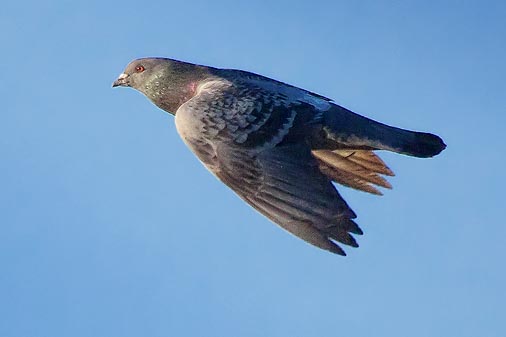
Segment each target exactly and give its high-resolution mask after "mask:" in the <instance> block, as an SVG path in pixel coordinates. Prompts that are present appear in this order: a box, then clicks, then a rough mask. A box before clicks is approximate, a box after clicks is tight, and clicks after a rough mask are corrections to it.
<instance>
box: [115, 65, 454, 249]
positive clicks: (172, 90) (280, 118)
mask: <svg viewBox="0 0 506 337" xmlns="http://www.w3.org/2000/svg"><path fill="white" fill-rule="evenodd" d="M120 85H121V86H131V87H133V88H135V89H137V90H139V91H141V92H142V93H144V94H145V95H146V96H147V97H148V98H149V99H151V101H153V103H154V104H156V105H157V106H158V107H160V108H161V109H163V110H165V111H167V112H169V113H172V114H174V115H175V119H176V127H177V130H178V133H179V134H180V135H181V137H182V138H183V140H184V142H185V143H186V144H187V145H188V147H189V148H190V149H191V150H192V151H193V152H194V153H195V154H196V155H197V157H198V158H199V159H200V160H201V161H202V163H203V164H204V165H205V166H206V167H207V168H208V169H209V170H210V171H211V172H212V173H213V174H214V175H215V176H217V177H218V179H220V180H221V181H223V182H224V183H225V184H227V185H228V186H229V187H230V188H231V189H232V190H233V191H234V192H235V193H237V194H238V195H239V196H240V197H241V198H242V199H243V200H245V201H246V202H247V203H249V204H250V205H251V206H253V207H254V208H255V209H257V210H258V211H259V212H260V213H262V214H264V215H265V216H267V217H268V218H269V219H271V220H272V221H273V222H275V223H277V224H278V225H280V226H281V227H283V228H284V229H286V230H287V231H289V232H291V233H292V234H295V235H297V236H299V237H300V238H302V239H304V240H306V241H307V242H309V243H311V244H313V245H315V246H317V247H320V248H323V249H326V250H329V251H331V252H334V253H337V254H341V255H345V254H344V251H343V250H342V249H341V248H340V247H339V246H338V245H337V244H336V242H341V243H344V244H347V245H350V246H357V244H356V241H355V240H354V238H353V237H352V236H351V235H350V233H354V234H362V231H361V229H360V228H359V227H358V226H357V225H356V224H355V222H354V221H353V220H352V219H354V218H355V217H356V215H355V213H354V212H353V211H352V210H351V209H350V207H349V206H348V205H347V204H346V202H345V201H344V200H343V199H342V198H341V196H340V195H339V193H338V192H337V190H336V189H335V187H334V185H333V184H332V181H334V182H337V183H339V184H342V185H345V186H349V187H352V188H355V189H359V190H362V191H366V192H370V193H374V194H381V193H380V192H379V190H378V189H377V188H376V187H375V185H377V186H381V187H386V188H390V187H391V186H390V184H389V183H388V182H387V181H386V180H385V179H384V178H383V177H382V175H393V172H392V171H391V170H390V169H389V168H388V167H387V166H386V165H385V164H384V163H383V161H381V159H379V157H377V156H376V155H375V154H374V152H373V151H374V150H390V151H394V152H397V153H402V154H407V155H411V156H416V157H431V156H434V155H436V154H438V153H439V152H441V151H442V150H443V149H444V148H445V145H444V143H443V142H442V140H441V139H440V138H439V137H437V136H435V135H432V134H428V133H420V132H413V131H408V130H402V129H398V128H394V127H391V126H387V125H384V124H381V123H378V122H375V121H373V120H371V119H368V118H365V117H362V116H360V115H357V114H355V113H353V112H351V111H349V110H347V109H345V108H343V107H341V106H339V105H337V104H335V103H333V102H332V100H330V99H328V98H325V97H323V96H320V95H317V94H314V93H312V92H309V91H306V90H303V89H300V88H297V87H294V86H291V85H288V84H285V83H282V82H278V81H275V80H272V79H269V78H267V77H263V76H260V75H256V74H252V73H249V72H245V71H240V70H226V69H217V68H212V67H205V66H200V65H194V64H190V63H185V62H180V61H175V60H170V59H163V58H147V59H139V60H135V61H133V62H131V63H130V64H129V65H128V66H127V68H126V70H125V72H124V73H123V74H121V75H120V77H119V78H118V80H117V81H116V82H115V83H114V86H120Z"/></svg>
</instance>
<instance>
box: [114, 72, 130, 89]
mask: <svg viewBox="0 0 506 337" xmlns="http://www.w3.org/2000/svg"><path fill="white" fill-rule="evenodd" d="M128 86H129V82H128V75H127V74H125V73H123V74H121V75H119V76H118V79H117V80H116V81H114V82H113V84H112V87H113V88H114V87H128Z"/></svg>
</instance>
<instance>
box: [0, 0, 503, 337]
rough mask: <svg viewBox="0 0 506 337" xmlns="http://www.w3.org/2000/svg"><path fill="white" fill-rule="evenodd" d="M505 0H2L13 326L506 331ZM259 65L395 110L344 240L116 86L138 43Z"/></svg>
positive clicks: (381, 116)
mask: <svg viewBox="0 0 506 337" xmlns="http://www.w3.org/2000/svg"><path fill="white" fill-rule="evenodd" d="M505 17H506V5H505V3H504V2H503V1H360V2H351V1H347V2H345V1H320V2H318V1H300V2H293V1H277V2H276V1H257V2H255V3H251V2H248V3H246V2H244V3H238V2H236V1H212V2H206V1H198V0H196V1H168V2H165V1H150V2H147V3H142V2H135V1H128V0H127V1H121V2H108V3H105V2H101V1H86V2H82V3H75V2H73V1H49V2H41V1H28V2H8V3H5V4H3V5H2V11H1V12H0V45H1V46H2V53H1V55H2V56H1V61H2V62H1V74H2V75H1V78H2V80H1V81H0V95H1V97H2V103H3V104H2V111H1V114H0V155H1V161H0V163H1V165H0V186H1V189H0V266H1V271H0V298H1V300H0V336H3V337H26V336H30V337H44V336H48V337H59V336H74V337H78V336H108V337H109V336H122V337H129V336H305V337H307V336H338V335H339V336H388V337H392V336H411V337H417V336H459V337H464V336H487V337H488V336H505V335H506V326H505V325H506V323H505V321H504V318H505V308H504V303H505V302H506V292H505V290H504V285H505V284H506V271H505V270H506V269H505V268H504V261H503V260H504V256H505V253H506V250H505V243H506V240H505V237H506V224H505V221H504V207H505V203H504V189H505V187H506V186H505V183H504V172H503V171H504V166H505V159H504V154H505V152H504V151H505V150H504V147H505V145H506V136H505V135H504V128H505V126H506V117H505V116H506V111H505V110H506V95H505V93H506V85H505V83H506V81H505V78H506V66H505V60H506V47H505V46H506V45H505V43H504V41H506V20H504V18H505ZM143 56H166V57H172V58H177V59H181V60H186V61H190V62H196V63H202V64H207V65H213V66H218V67H230V68H240V69H245V70H250V71H254V72H258V73H261V74H264V75H267V76H270V77H273V78H276V79H279V80H282V81H285V82H288V83H291V84H294V85H297V86H301V87H303V88H306V89H309V90H312V91H315V92H318V93H320V94H323V95H326V96H328V97H331V98H333V99H335V100H336V102H338V103H340V104H342V105H344V106H346V107H348V108H350V109H352V110H354V111H356V112H357V113H361V114H364V115H366V116H368V117H371V118H374V119H377V120H380V121H382V122H385V123H389V124H392V125H396V126H400V127H405V128H410V129H416V130H421V131H430V132H434V133H437V134H439V135H441V136H442V137H443V138H444V140H445V142H446V143H447V144H448V148H447V150H446V151H444V152H443V153H442V154H441V155H440V156H438V157H436V158H434V159H426V160H422V159H415V158H409V157H405V156H399V155H394V154H389V153H384V154H382V157H383V158H384V159H385V161H387V163H388V164H389V166H390V167H391V168H392V169H393V170H394V171H395V172H396V174H397V176H396V177H394V178H393V179H391V182H392V184H393V185H394V189H393V190H392V191H386V193H385V196H383V197H376V196H372V195H367V194H365V193H361V192H357V191H351V190H349V189H346V188H343V187H340V188H339V190H340V191H341V193H342V194H343V196H344V197H345V198H346V200H347V201H348V203H349V204H350V206H351V207H352V208H353V209H354V210H355V212H356V213H357V214H358V222H359V224H360V225H361V227H362V228H363V229H364V231H365V235H364V236H363V237H359V243H360V246H361V247H360V248H358V249H352V248H348V249H347V251H348V253H349V256H348V257H346V258H342V257H339V256H335V255H332V254H329V253H327V252H325V251H321V250H318V249H316V248H313V247H311V246H309V245H307V244H305V243H304V242H303V241H300V240H296V239H295V238H293V237H291V236H290V235H288V234H286V233H285V232H283V231H282V230H280V229H279V228H278V227H276V226H274V225H273V224H271V223H270V222H269V221H268V220H266V219H265V218H264V217H262V216H261V215H259V214H257V213H256V212H254V211H253V210H252V209H250V208H249V207H248V206H247V205H245V204H244V203H243V202H242V201H241V200H239V199H238V198H237V197H236V196H235V195H234V194H233V193H232V192H231V191H229V190H228V189H227V188H226V187H225V186H223V185H222V184H221V183H219V182H218V181H217V180H216V179H215V178H214V177H213V176H212V175H211V174H209V173H208V172H207V171H206V170H205V169H204V168H203V167H202V166H201V165H200V163H199V162H198V160H197V159H196V158H195V157H194V156H193V154H191V153H190V151H189V150H188V149H187V148H186V147H185V146H184V144H183V143H182V141H181V140H180V139H179V137H178V135H177V133H176V130H175V127H174V120H173V118H172V117H171V116H169V115H167V114H165V113H163V112H162V111H161V110H159V109H157V108H156V107H155V106H153V105H152V104H151V103H150V102H148V100H147V99H146V98H144V97H143V96H142V95H140V94H139V93H137V92H135V91H133V90H126V89H114V90H113V89H111V83H112V81H113V80H114V79H115V78H116V77H117V75H118V74H119V73H120V72H121V71H122V70H123V68H124V67H125V65H126V64H127V63H128V62H129V61H130V60H131V59H134V58H137V57H143Z"/></svg>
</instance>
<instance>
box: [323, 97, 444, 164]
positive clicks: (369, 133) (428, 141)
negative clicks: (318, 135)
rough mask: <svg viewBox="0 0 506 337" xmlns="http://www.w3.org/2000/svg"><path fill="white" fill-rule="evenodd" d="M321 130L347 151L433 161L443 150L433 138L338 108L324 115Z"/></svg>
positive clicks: (426, 134) (427, 134) (436, 139)
mask: <svg viewBox="0 0 506 337" xmlns="http://www.w3.org/2000/svg"><path fill="white" fill-rule="evenodd" d="M324 130H325V131H326V133H327V137H328V138H330V139H332V140H334V141H336V142H338V143H340V144H342V145H345V146H348V147H350V148H357V147H359V148H360V147H362V148H370V149H376V150H389V151H393V152H397V153H402V154H405V155H409V156H413V157H420V158H428V157H433V156H435V155H437V154H439V153H440V152H441V151H443V150H444V149H445V148H446V144H445V143H444V142H443V140H442V139H441V138H440V137H438V136H436V135H433V134H430V133H425V132H416V131H410V130H404V129H400V128H396V127H393V126H389V125H385V124H382V123H379V122H376V121H374V120H372V119H369V118H366V117H363V116H360V115H357V114H356V113H354V112H352V111H350V110H348V109H345V108H343V107H341V106H339V105H334V106H333V107H332V108H331V109H330V110H328V111H327V112H326V113H325V115H324Z"/></svg>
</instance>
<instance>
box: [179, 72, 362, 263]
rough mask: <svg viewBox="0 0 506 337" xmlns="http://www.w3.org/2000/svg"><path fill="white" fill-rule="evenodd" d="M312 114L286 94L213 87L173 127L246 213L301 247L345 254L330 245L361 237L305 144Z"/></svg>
mask: <svg viewBox="0 0 506 337" xmlns="http://www.w3.org/2000/svg"><path fill="white" fill-rule="evenodd" d="M314 110H315V108H314V107H313V106H311V105H310V104H309V103H308V102H306V101H301V100H298V99H293V97H290V96H289V93H286V92H285V93H277V92H272V91H268V90H263V89H262V88H259V87H256V86H244V87H242V86H241V85H237V84H235V85H234V86H232V85H230V84H229V83H228V82H227V81H214V82H209V83H205V84H202V86H201V88H199V91H198V94H197V95H196V96H195V97H194V98H192V99H191V100H190V101H188V102H187V103H185V104H184V105H183V106H182V107H181V108H180V109H179V110H178V111H177V113H176V125H177V127H178V131H179V132H180V134H181V136H182V138H183V139H184V140H185V142H186V143H187V144H188V146H189V147H190V148H191V149H192V150H193V151H194V152H195V153H196V155H197V156H198V157H199V158H200V159H201V161H202V162H203V163H204V164H205V165H206V166H207V167H208V168H209V169H210V170H211V171H212V172H213V173H214V174H215V175H216V176H217V177H218V178H219V179H220V180H221V181H223V182H224V183H225V184H227V185H228V186H229V187H230V188H231V189H232V190H234V191H235V192H236V193H237V194H238V195H239V196H240V197H241V198H242V199H244V200H245V201H246V202H248V203H249V204H250V205H251V206H253V207H254V208H255V209H257V210H258V211H259V212H261V213H262V214H264V215H265V216H267V217H268V218H269V219H271V220H272V221H273V222H275V223H277V224H279V225H280V226H281V227H283V228H284V229H286V230H287V231H289V232H291V233H293V234H295V235H297V236H299V237H300V238H302V239H304V240H306V241H307V242H309V243H311V244H313V245H315V246H318V247H320V248H323V249H327V250H329V251H332V252H334V253H337V254H341V255H344V251H343V250H342V249H341V248H340V247H339V246H338V245H337V244H336V243H335V242H334V241H337V242H341V243H344V244H347V245H350V246H355V247H356V246H357V243H356V241H355V240H354V239H353V237H352V236H351V235H350V234H349V233H355V234H362V231H361V230H360V228H359V227H358V226H357V225H356V224H355V223H354V222H353V220H352V219H353V218H355V213H353V211H352V210H351V209H350V208H349V207H348V205H347V204H346V202H345V201H344V200H343V199H342V198H341V196H340V195H339V193H338V192H337V191H336V189H335V187H334V186H333V185H332V183H331V180H330V179H329V178H328V177H327V176H325V175H324V174H323V173H322V172H321V171H320V168H319V164H318V161H317V160H316V159H315V158H314V157H313V155H312V154H311V149H310V148H309V146H308V145H307V144H306V143H305V142H304V139H303V136H304V134H303V133H304V132H308V130H309V129H310V128H311V126H310V125H311V124H314V123H313V122H314V120H313V119H314V118H318V111H314ZM301 137H302V138H301ZM291 138H293V139H292V141H289V140H290V139H291Z"/></svg>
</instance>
